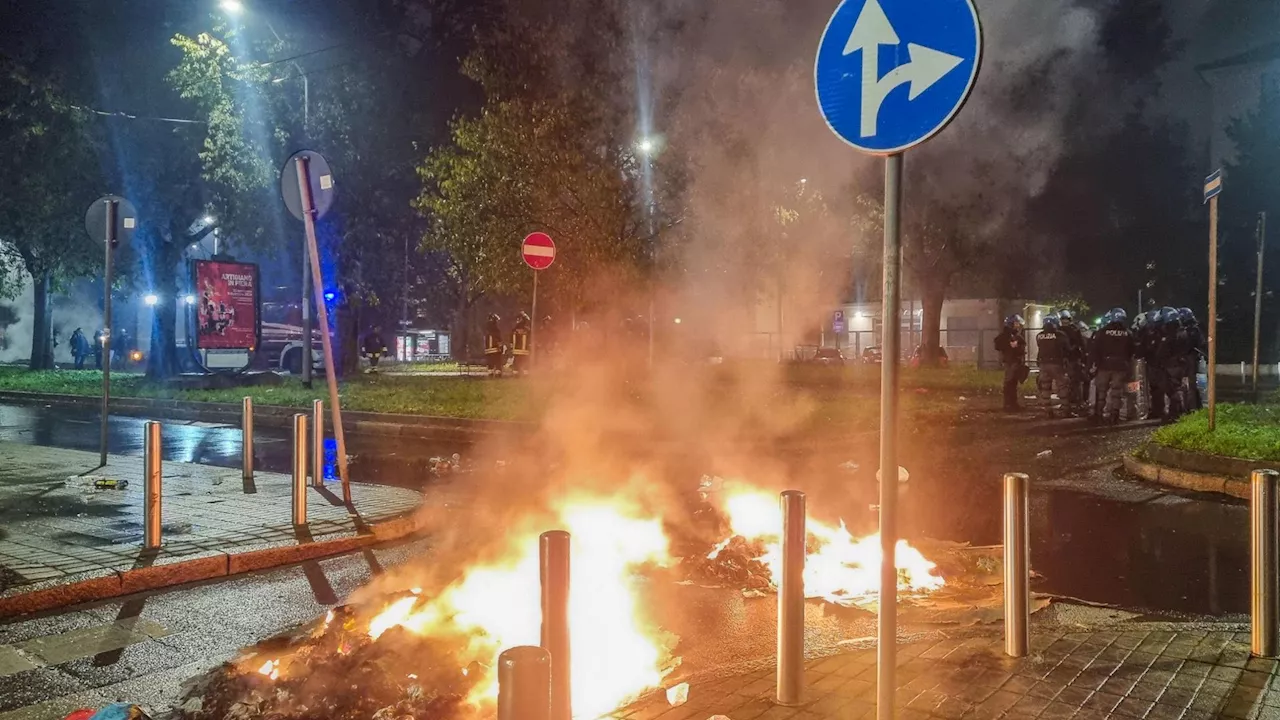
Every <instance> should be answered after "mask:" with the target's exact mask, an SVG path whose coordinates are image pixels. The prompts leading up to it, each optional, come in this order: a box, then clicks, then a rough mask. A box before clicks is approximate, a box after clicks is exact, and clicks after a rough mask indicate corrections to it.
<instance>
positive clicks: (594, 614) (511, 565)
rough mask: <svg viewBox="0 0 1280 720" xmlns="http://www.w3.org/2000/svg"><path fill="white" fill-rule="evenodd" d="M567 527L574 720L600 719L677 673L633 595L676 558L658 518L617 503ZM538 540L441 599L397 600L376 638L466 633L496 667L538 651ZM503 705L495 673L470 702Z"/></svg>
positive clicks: (523, 540)
mask: <svg viewBox="0 0 1280 720" xmlns="http://www.w3.org/2000/svg"><path fill="white" fill-rule="evenodd" d="M558 515H559V520H560V523H559V527H562V528H564V529H566V530H568V531H569V533H570V534H571V537H572V542H573V545H572V569H571V574H572V578H573V583H572V586H571V589H570V597H569V615H570V617H571V618H572V622H573V625H572V628H571V652H572V657H573V660H572V663H573V665H572V673H573V678H572V686H573V709H574V714H575V715H577V716H580V717H596V716H599V715H603V714H605V713H608V712H610V711H612V710H613V709H615V708H617V707H619V706H620V705H622V704H625V703H626V702H627V701H628V700H630V699H632V698H634V697H636V696H638V695H639V694H640V693H642V692H643V691H645V690H647V689H649V688H653V687H657V686H659V685H660V684H661V682H662V678H663V677H664V676H665V675H666V674H667V672H669V671H670V670H671V668H672V667H674V664H673V662H672V660H671V658H670V654H669V648H667V647H666V646H665V645H664V644H663V643H662V642H661V640H659V639H658V638H659V637H660V636H661V631H659V630H657V629H656V628H652V627H649V626H648V625H647V624H646V623H645V621H644V618H643V616H642V613H641V611H640V608H639V606H638V603H637V598H636V594H635V584H636V582H637V579H638V573H637V570H639V569H640V567H641V566H643V565H646V564H656V565H664V564H666V563H667V561H668V560H669V559H670V558H669V556H668V549H667V537H666V535H665V534H664V533H663V531H662V525H661V523H660V521H659V520H657V519H652V518H641V517H637V516H635V514H631V513H628V512H627V510H626V509H625V508H624V507H621V506H619V505H618V504H616V503H604V502H583V503H575V504H570V505H568V506H566V507H565V508H564V509H563V510H561V511H560V513H559V514H558ZM539 595H540V591H539V568H538V536H537V535H536V534H529V535H524V536H522V537H518V538H517V539H515V540H514V541H513V542H512V543H511V545H510V554H509V556H508V557H507V559H506V560H505V561H501V562H497V563H492V564H488V565H480V566H476V567H472V568H471V569H469V570H468V571H467V572H466V573H465V574H464V575H463V577H462V578H461V579H459V580H458V581H457V582H455V583H453V584H452V585H450V586H448V587H447V588H445V589H444V590H443V591H441V592H440V593H439V594H438V595H436V596H435V597H434V598H431V599H428V598H426V597H419V596H416V595H414V596H410V597H405V598H401V599H399V600H396V601H395V602H393V603H392V604H391V605H389V606H388V607H387V608H386V609H385V610H383V611H382V612H381V613H379V614H378V615H377V616H376V617H375V618H374V619H373V620H372V622H371V623H370V625H369V634H370V635H371V636H372V637H374V638H376V637H378V636H380V635H382V634H383V633H385V632H386V631H388V630H390V629H391V628H393V627H403V628H405V629H406V630H409V631H410V632H413V633H418V634H434V633H439V634H458V635H461V636H464V637H466V638H468V642H469V643H470V648H469V649H470V650H471V651H472V653H473V654H474V655H475V656H476V657H480V658H484V660H483V662H484V663H485V664H486V665H488V666H490V667H494V666H495V665H496V661H497V657H498V654H499V653H500V652H501V651H502V650H505V649H507V648H510V647H514V646H517V645H537V644H539V641H540V634H541V622H542V615H541V608H540V604H539V600H538V598H539ZM496 697H497V680H496V677H494V676H493V674H492V673H491V674H490V677H489V679H488V680H487V681H485V682H482V683H481V684H480V685H479V686H477V689H476V691H475V693H474V694H473V696H472V698H471V699H472V701H473V702H476V703H477V704H482V703H488V702H491V701H492V700H493V699H494V698H496Z"/></svg>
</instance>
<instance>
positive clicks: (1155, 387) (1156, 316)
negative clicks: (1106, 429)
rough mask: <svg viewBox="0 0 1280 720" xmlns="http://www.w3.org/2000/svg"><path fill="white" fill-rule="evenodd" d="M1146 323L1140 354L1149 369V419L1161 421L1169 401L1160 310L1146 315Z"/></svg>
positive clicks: (1141, 338) (1143, 328) (1139, 343)
mask: <svg viewBox="0 0 1280 720" xmlns="http://www.w3.org/2000/svg"><path fill="white" fill-rule="evenodd" d="M1145 315H1146V319H1147V320H1146V322H1145V323H1144V324H1143V326H1142V332H1141V333H1140V334H1139V336H1138V341H1139V342H1138V352H1139V353H1140V357H1141V358H1142V359H1143V360H1144V361H1145V363H1146V367H1147V394H1148V395H1149V397H1150V402H1149V404H1148V406H1147V417H1148V418H1149V419H1160V418H1163V417H1164V415H1165V408H1166V400H1167V399H1168V395H1169V389H1168V383H1167V382H1166V381H1165V376H1164V367H1163V366H1162V365H1161V364H1160V360H1159V357H1158V355H1159V351H1160V340H1161V337H1162V336H1163V335H1164V319H1163V318H1162V317H1161V313H1160V310H1159V309H1156V310H1149V311H1147V312H1146V313H1145Z"/></svg>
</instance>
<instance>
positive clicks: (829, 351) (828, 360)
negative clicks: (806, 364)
mask: <svg viewBox="0 0 1280 720" xmlns="http://www.w3.org/2000/svg"><path fill="white" fill-rule="evenodd" d="M810 362H813V363H816V364H818V365H843V364H844V362H845V360H844V353H842V352H840V349H839V348H833V347H824V348H818V351H817V352H815V353H814V354H813V360H811V361H810Z"/></svg>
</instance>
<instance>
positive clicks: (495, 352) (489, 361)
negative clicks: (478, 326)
mask: <svg viewBox="0 0 1280 720" xmlns="http://www.w3.org/2000/svg"><path fill="white" fill-rule="evenodd" d="M501 319H502V318H500V317H498V314H497V313H490V315H489V322H488V323H487V324H486V325H485V326H484V360H485V365H486V366H487V367H488V368H489V375H490V376H491V377H499V376H501V375H502V365H503V362H504V361H505V360H506V355H505V354H504V353H503V352H502V328H501V327H500V326H499V325H498V321H499V320H501Z"/></svg>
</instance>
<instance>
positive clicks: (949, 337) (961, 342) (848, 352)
mask: <svg viewBox="0 0 1280 720" xmlns="http://www.w3.org/2000/svg"><path fill="white" fill-rule="evenodd" d="M1000 332H1001V330H999V329H993V328H985V329H973V330H947V329H943V330H940V331H939V333H938V335H939V337H938V342H939V344H940V345H941V346H942V349H943V350H944V351H945V352H946V354H947V360H948V362H949V363H950V364H953V365H966V364H969V365H976V366H978V367H985V368H992V367H998V366H999V365H1000V356H999V355H998V354H997V353H996V350H995V339H996V336H997V335H999V334H1000ZM1038 332H1040V329H1039V328H1028V329H1026V330H1024V331H1023V335H1024V337H1026V341H1027V357H1028V358H1034V357H1035V354H1036V347H1035V336H1036V333H1038ZM923 337H924V333H923V332H922V331H920V330H910V331H908V330H903V332H902V340H901V351H900V354H899V358H900V359H901V360H902V361H904V362H906V361H909V360H910V359H911V358H912V356H914V355H915V352H916V349H917V348H919V347H920V345H921V342H922V340H923ZM835 339H836V344H835V345H834V346H832V345H830V344H828V347H836V348H838V349H839V350H840V352H841V354H843V355H844V357H845V359H846V360H852V361H855V362H858V361H874V362H879V357H878V356H877V355H878V354H876V355H873V354H872V353H870V352H868V351H869V350H871V349H873V348H874V349H876V350H878V349H879V348H880V331H879V330H855V331H852V332H847V333H841V334H839V335H837V336H835ZM817 350H818V347H817V346H816V345H805V346H800V347H797V348H796V352H795V359H797V360H811V359H813V356H814V354H816V353H817ZM873 357H874V360H872V358H873Z"/></svg>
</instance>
